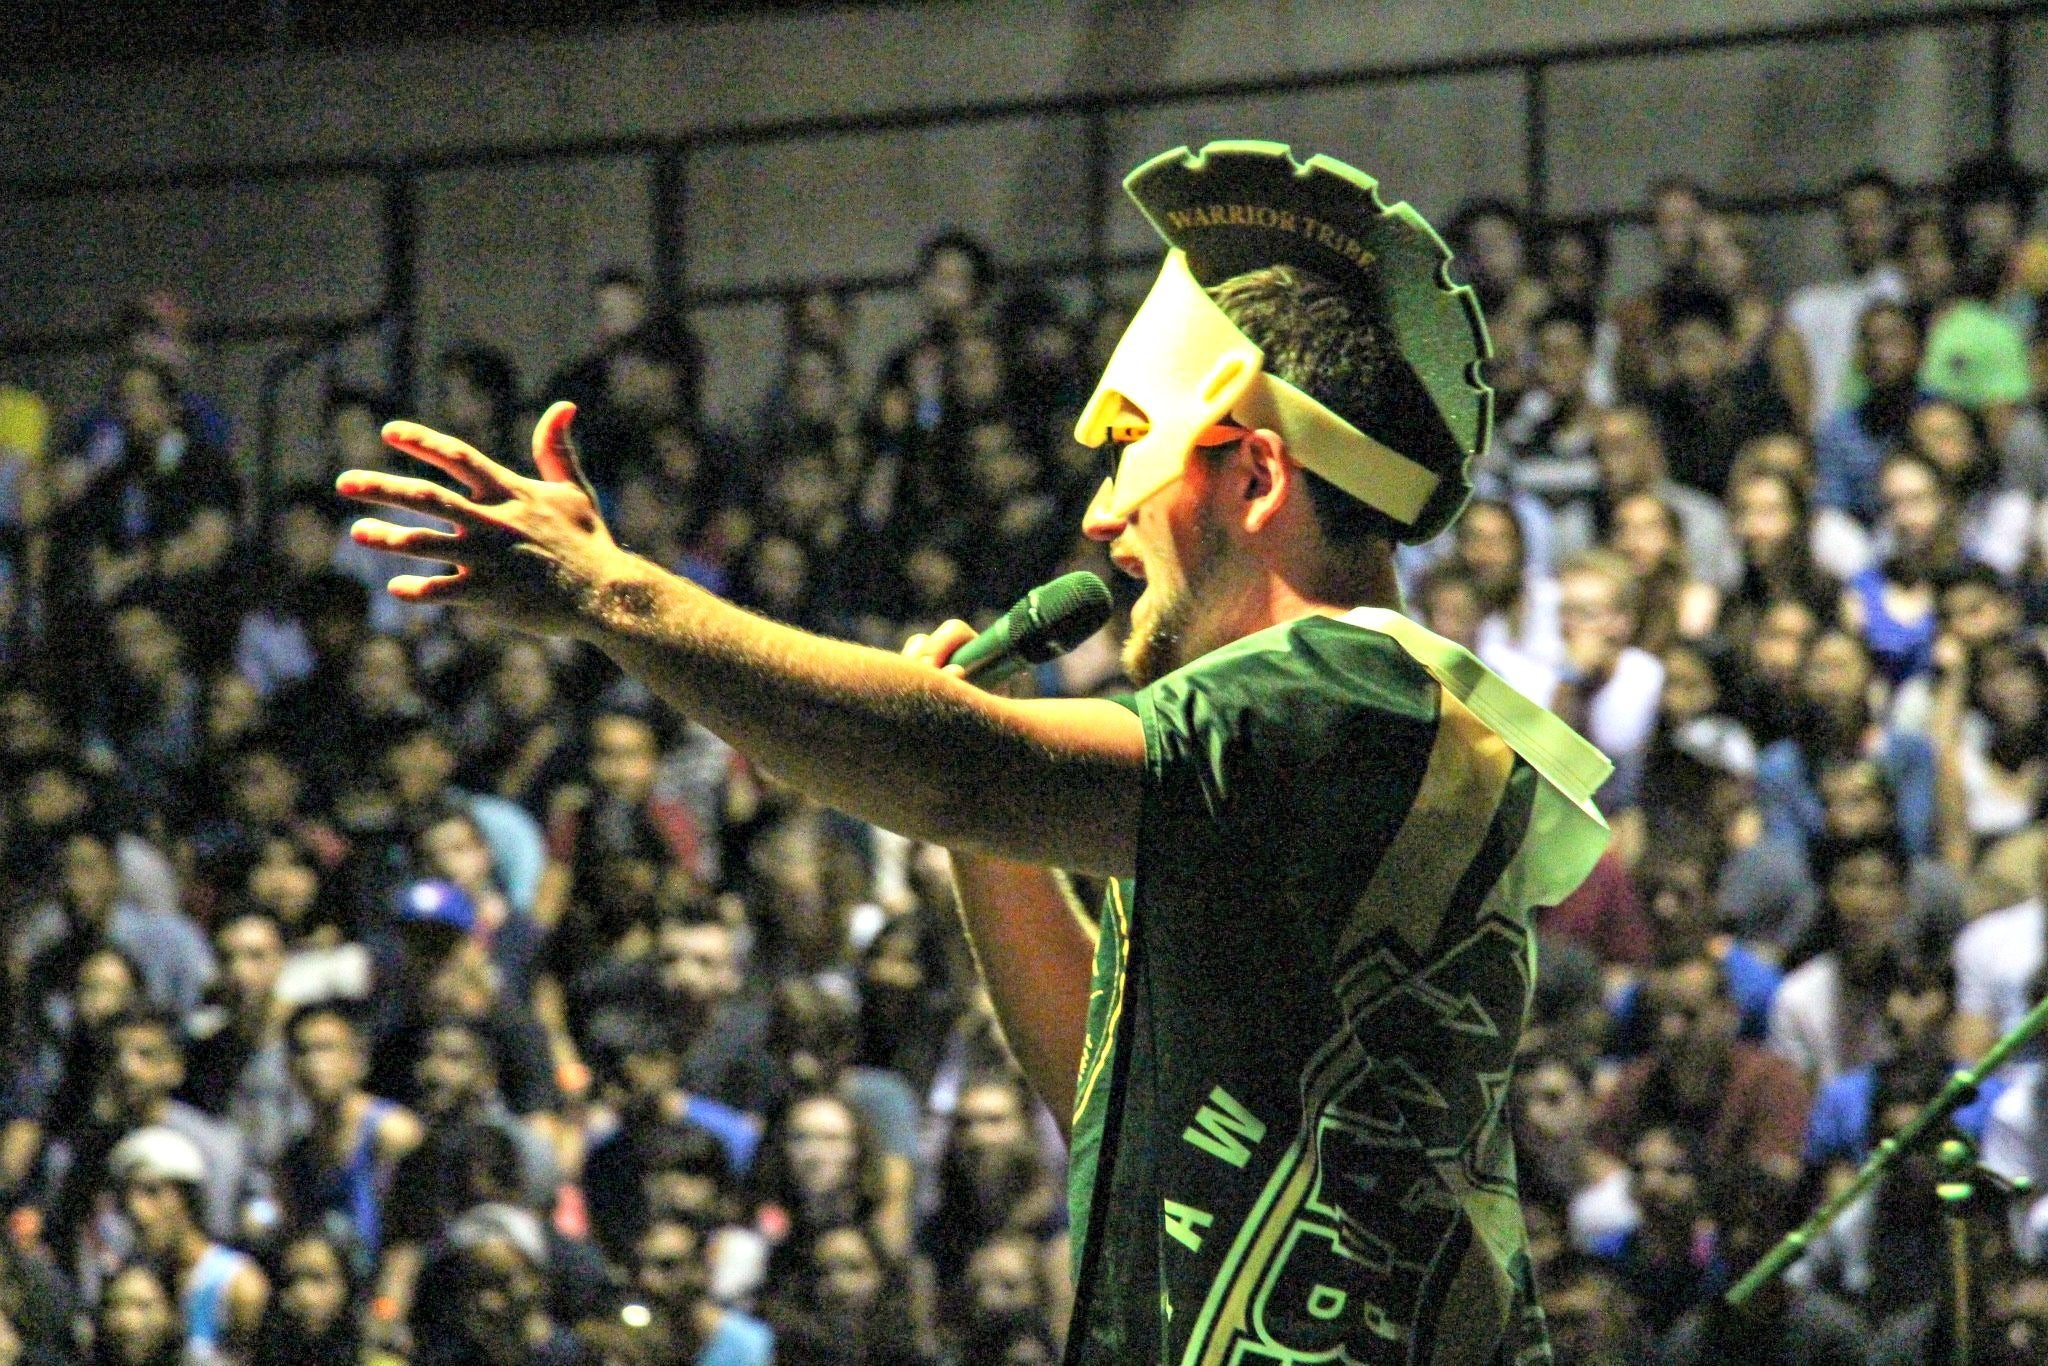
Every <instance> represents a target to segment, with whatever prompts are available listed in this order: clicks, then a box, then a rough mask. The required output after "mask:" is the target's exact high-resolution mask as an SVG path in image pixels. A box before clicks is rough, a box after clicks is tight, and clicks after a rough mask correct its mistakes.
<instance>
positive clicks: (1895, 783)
mask: <svg viewBox="0 0 2048 1366" xmlns="http://www.w3.org/2000/svg"><path fill="white" fill-rule="evenodd" d="M1798 689H1799V691H1798V698H1799V708H1798V720H1797V722H1796V723H1795V725H1794V727H1793V728H1792V732H1791V733H1790V734H1788V735H1786V736H1785V737H1784V738H1783V739H1780V740H1776V741H1773V742H1772V743H1770V744H1768V745H1766V746H1764V748H1763V749H1762V751H1761V752H1760V753H1759V754H1758V755H1757V801H1758V805H1759V807H1760V808H1761V809H1762V812H1763V816H1764V823H1765V827H1766V829H1767V830H1768V831H1769V832H1770V834H1771V835H1772V836H1773V837H1775V838H1778V839H1781V840H1784V841H1786V842H1788V843H1790V844H1793V845H1794V846H1796V847H1798V848H1801V849H1804V848H1805V847H1806V845H1807V844H1808V842H1809V841H1811V840H1812V839H1813V838H1814V837H1815V836H1816V835H1817V834H1819V833H1820V830H1821V827H1822V825H1823V823H1824V820H1825V814H1826V813H1825V810H1824V808H1823V805H1822V802H1821V799H1820V794H1819V793H1818V792H1817V791H1815V789H1814V786H1813V784H1814V777H1815V775H1816V774H1817V773H1818V772H1819V771H1820V769H1821V768H1822V767H1823V766H1824V765H1825V764H1827V763H1829V762H1831V761H1837V760H1844V759H1853V758H1859V757H1861V758H1868V759H1872V760H1875V761H1876V762H1877V763H1878V764H1879V765H1880V766H1881V767H1882V768H1883V769H1884V773H1885V779H1886V783H1887V786H1888V787H1889V788H1890V790H1891V793H1892V798H1893V802H1894V804H1895V807H1896V810H1897V812H1898V822H1899V834H1900V836H1901V837H1902V838H1903V839H1904V840H1905V842H1906V848H1907V850H1908V851H1909V852H1911V853H1913V854H1915V855H1919V854H1924V853H1927V852H1929V851H1931V850H1933V849H1935V848H1936V843H1935V840H1936V833H1937V832H1936V829H1935V803H1934V750H1933V747H1932V746H1931V745H1929V744H1928V742H1927V738H1926V737H1925V736H1923V735H1911V734H1907V733H1904V732H1902V731H1899V730H1898V729H1896V728H1894V727H1888V726H1886V725H1885V724H1884V722H1883V719H1882V718H1883V712H1882V710H1881V708H1880V706H1879V705H1878V703H1877V702H1876V701H1875V697H1876V695H1877V693H1878V678H1877V671H1876V665H1875V663H1874V661H1873V660H1872V658H1871V651H1870V649H1869V647H1868V646H1867V645H1866V644H1865V643H1864V640H1863V638H1862V637H1861V636H1859V635H1855V634H1852V633H1850V632H1849V631H1846V630H1841V629H1836V630H1830V631H1824V632H1822V633H1821V634H1820V635H1818V636H1817V637H1815V639H1814V641H1813V644H1812V645H1811V646H1810V647H1809V648H1808V650H1807V652H1806V660H1805V663H1804V665H1803V666H1802V667H1801V668H1800V670H1799V677H1798Z"/></svg>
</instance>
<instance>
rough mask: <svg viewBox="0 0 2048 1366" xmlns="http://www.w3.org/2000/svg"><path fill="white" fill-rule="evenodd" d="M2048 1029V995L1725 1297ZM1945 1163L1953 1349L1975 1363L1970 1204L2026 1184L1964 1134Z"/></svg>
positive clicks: (1945, 1151) (1787, 1251)
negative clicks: (1982, 1160) (1983, 1158)
mask: <svg viewBox="0 0 2048 1366" xmlns="http://www.w3.org/2000/svg"><path fill="white" fill-rule="evenodd" d="M2044 1028H2048V996H2043V997H2042V998H2041V1000H2040V1001H2038V1002H2036V1003H2035V1005H2034V1008H2033V1009H2032V1010H2030V1011H2028V1012H2027V1014H2026V1018H2024V1019H2022V1020H2021V1021H2020V1022H2019V1023H2018V1024H2017V1025H2015V1026H2013V1029H2012V1032H2011V1033H2010V1034H2007V1035H2006V1036H2005V1037H2004V1038H2002V1039H2000V1040H1999V1041H1998V1042H1997V1043H1996V1044H1993V1045H1992V1047H1991V1051H1990V1052H1988V1053H1986V1054H1985V1055H1984V1056H1983V1058H1982V1059H1981V1060H1980V1061H1979V1062H1978V1063H1977V1065H1976V1066H1974V1067H1970V1068H1966V1069H1964V1070H1963V1071H1960V1072H1957V1073H1956V1074H1955V1075H1953V1076H1951V1077H1950V1078H1949V1079H1948V1083H1947V1085H1945V1086H1943V1087H1942V1088H1941V1091H1940V1093H1939V1094H1937V1095H1936V1096H1935V1097H1934V1099H1933V1100H1930V1101H1928V1102H1927V1104H1926V1105H1924V1106H1922V1107H1921V1110H1920V1113H1919V1114H1917V1115H1915V1116H1913V1121H1912V1123H1910V1124H1908V1125H1907V1126H1906V1127H1905V1128H1903V1129H1901V1130H1900V1131H1899V1132H1898V1133H1896V1134H1894V1135H1892V1136H1891V1137H1890V1138H1887V1139H1885V1140H1883V1141H1882V1142H1880V1143H1879V1144H1878V1145H1877V1146H1876V1148H1875V1149H1873V1150H1872V1152H1871V1154H1870V1158H1869V1160H1868V1161H1866V1162H1865V1163H1864V1164H1863V1167H1862V1169H1861V1170H1860V1171H1858V1172H1857V1173H1856V1176H1855V1179H1854V1180H1852V1181H1850V1182H1849V1184H1848V1185H1846V1186H1844V1187H1843V1188H1842V1189H1841V1190H1840V1191H1838V1192H1836V1194H1835V1196H1834V1198H1833V1199H1831V1200H1829V1201H1827V1203H1825V1204H1823V1205H1822V1206H1821V1207H1820V1208H1819V1209H1817V1210H1815V1211H1814V1212H1813V1215H1812V1217H1810V1218H1809V1219H1807V1221H1806V1222H1805V1223H1803V1224H1801V1225H1800V1226H1799V1227H1798V1228H1795V1229H1793V1230H1792V1231H1791V1232H1790V1233H1788V1234H1786V1235H1785V1236H1784V1238H1783V1239H1781V1240H1780V1241H1779V1243H1778V1245H1777V1246H1776V1247H1774V1248H1772V1249H1771V1250H1770V1252H1769V1253H1768V1254H1767V1255H1766V1256H1765V1257H1764V1259H1763V1260H1762V1261H1760V1262H1758V1263H1757V1264H1756V1265H1755V1266H1754V1267H1751V1268H1750V1271H1749V1274H1748V1275H1746V1276H1744V1277H1743V1278H1742V1279H1741V1280H1739V1281H1737V1282H1736V1283H1735V1284H1734V1286H1733V1287H1731V1288H1730V1289H1729V1291H1728V1295H1727V1301H1728V1303H1729V1304H1731V1305H1739V1304H1741V1303H1743V1302H1744V1301H1745V1300H1747V1299H1748V1298H1749V1297H1750V1296H1751V1295H1754V1294H1755V1293H1756V1292H1757V1291H1758V1290H1760V1289H1762V1288H1763V1287H1764V1285H1765V1284H1767V1283H1768V1282H1769V1281H1771V1280H1772V1279H1773V1278H1774V1277H1776V1276H1778V1275H1780V1274H1782V1273H1783V1272H1784V1270H1785V1268H1786V1267H1788V1266H1790V1265H1791V1264H1792V1263H1793V1262H1794V1261H1796V1260H1797V1259H1798V1258H1799V1256H1800V1254H1801V1253H1803V1252H1805V1251H1806V1248H1807V1245H1808V1244H1809V1243H1811V1242H1812V1241H1813V1240H1814V1239H1815V1238H1817V1237H1819V1236H1820V1234H1822V1233H1823V1232H1825V1231H1826V1230H1827V1228H1828V1226H1829V1225H1830V1224H1832V1223H1834V1222H1835V1220H1836V1219H1838V1218H1840V1217H1841V1214H1842V1211H1843V1210H1845V1209H1847V1208H1848V1207H1849V1206H1850V1205H1851V1204H1853V1203H1855V1201H1856V1200H1857V1198H1858V1197H1860V1196H1861V1195H1863V1193H1864V1192H1866V1191H1868V1190H1869V1189H1870V1188H1871V1187H1872V1186H1875V1185H1876V1184H1877V1183H1878V1180H1879V1178H1881V1177H1882V1176H1883V1175H1884V1174H1885V1172H1886V1171H1888V1170H1890V1168H1891V1166H1892V1164H1893V1163H1894V1162H1896V1161H1898V1159H1899V1158H1900V1157H1901V1156H1902V1155H1903V1154H1905V1153H1907V1152H1909V1151H1911V1150H1912V1149H1913V1148H1915V1147H1917V1146H1919V1145H1920V1144H1921V1143H1922V1142H1924V1141H1925V1140H1927V1139H1928V1138H1929V1137H1930V1136H1931V1135H1932V1133H1933V1131H1934V1130H1935V1129H1936V1128H1937V1126H1939V1125H1942V1124H1945V1123H1947V1122H1948V1119H1949V1117H1950V1116H1951V1115H1953V1114H1954V1113H1955V1112H1956V1111H1957V1110H1959V1109H1961V1108H1962V1107H1963V1106H1965V1105H1967V1104H1969V1103H1970V1101H1971V1100H1972V1099H1974V1098H1975V1096H1976V1094H1977V1083H1978V1082H1979V1081H1981V1080H1983V1079H1984V1078H1985V1077H1987V1076H1989V1075H1990V1074H1991V1073H1993V1072H1995V1071H1997V1070H1998V1067H1999V1065H2000V1064H2002V1063H2003V1062H2004V1061H2005V1060H2006V1059H2007V1058H2009V1057H2011V1056H2012V1055H2013V1054H2014V1053H2015V1052H2017V1051H2018V1050H2019V1049H2020V1048H2021V1047H2023V1046H2024V1045H2025V1044H2026V1043H2027V1042H2028V1041H2029V1040H2030V1039H2032V1038H2033V1037H2034V1036H2035V1035H2036V1034H2039V1033H2040V1032H2041V1031H2042V1029H2044ZM1939 1152H1940V1156H1941V1162H1942V1165H1943V1167H1944V1168H1946V1169H1947V1170H1946V1171H1945V1172H1944V1173H1943V1176H1942V1180H1941V1184H1940V1185H1939V1186H1937V1187H1936V1193H1937V1194H1938V1195H1939V1196H1940V1197H1941V1202H1942V1208H1943V1211H1944V1213H1945V1215H1946V1218H1947V1223H1948V1233H1949V1255H1950V1258H1951V1259H1952V1263H1953V1265H1952V1267H1951V1294H1952V1295H1953V1296H1954V1297H1955V1302H1954V1305H1953V1309H1954V1313H1953V1314H1952V1316H1951V1318H1950V1322H1951V1323H1952V1324H1953V1325H1954V1332H1953V1337H1954V1343H1953V1346H1954V1355H1953V1357H1952V1358H1951V1359H1952V1360H1953V1361H1954V1362H1955V1364H1956V1366H1969V1362H1970V1242H1969V1224H1968V1218H1967V1215H1968V1211H1967V1209H1966V1208H1965V1207H1966V1206H1967V1204H1968V1202H1969V1201H1970V1199H1971V1198H1972V1197H1973V1196H1974V1195H1975V1194H1976V1188H1977V1184H1978V1182H1980V1181H1981V1182H1983V1183H1984V1184H1986V1185H1990V1186H1993V1187H1994V1188H1997V1189H2001V1190H2006V1191H2008V1192H2012V1193H2017V1192H2019V1191H2023V1190H2025V1189H2026V1187H2027V1183H2026V1182H2024V1181H2010V1180H2007V1179H2006V1178H2003V1177H2000V1176H1998V1175H1997V1174H1996V1173H1995V1172H1990V1171H1987V1170H1985V1169H1984V1168H1982V1167H1980V1166H1978V1165H1977V1162H1976V1151H1975V1149H1973V1148H1972V1147H1971V1146H1970V1145H1969V1144H1967V1143H1964V1142H1962V1141H1961V1140H1956V1139H1951V1140H1949V1141H1947V1142H1945V1143H1943V1144H1942V1145H1941V1147H1940V1149H1939Z"/></svg>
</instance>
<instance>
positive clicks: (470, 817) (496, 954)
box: [409, 751, 542, 1001]
mask: <svg viewBox="0 0 2048 1366" xmlns="http://www.w3.org/2000/svg"><path fill="white" fill-rule="evenodd" d="M444 752H446V753H447V757H448V760H449V762H450V763H451V764H452V763H453V760H454V754H453V752H452V751H444ZM484 800H488V799H486V798H483V797H473V798H471V799H470V800H469V801H467V802H465V801H463V800H461V799H460V798H456V797H452V796H451V797H450V798H448V799H446V800H444V801H443V802H442V803H441V805H440V806H439V807H437V808H433V807H430V808H428V809H426V810H424V811H418V812H414V813H410V819H409V824H410V825H411V827H412V831H413V835H412V850H413V862H414V866H416V867H417V868H418V869H419V870H420V871H421V872H423V873H425V874H426V875H427V876H428V877H429V878H434V879H438V880H441V881H444V882H446V883H448V884H449V885H450V886H452V887H454V888H456V889H457V890H458V891H460V892H461V893H462V894H463V895H464V896H466V897H468V898H469V901H470V905H471V906H472V907H474V909H475V916H474V919H475V928H474V929H473V930H471V931H470V933H471V935H472V936H473V937H475V938H476V939H477V940H478V942H480V943H481V944H482V945H483V948H484V951H485V952H486V953H487V954H488V955H489V957H490V961H491V967H492V968H493V970H494V971H495V972H496V974H497V977H498V981H499V983H500V986H501V988H502V989H503V990H504V991H505V992H506V993H507V994H509V995H510V996H512V997H513V998H514V999H515V1000H520V1001H531V1000H532V999H533V995H534V979H535V977H536V976H537V975H538V973H539V971H540V957H541V949H542V934H541V929H540V926H539V924H538V923H537V922H536V921H535V920H534V918H533V916H532V914H531V913H530V912H529V911H528V909H527V908H526V906H525V905H523V904H518V903H515V902H514V900H513V899H512V897H511V895H509V894H508V892H507V890H506V888H505V886H504V881H503V878H502V875H501V874H500V872H499V865H498V858H497V852H496V849H495V848H494V847H493V845H492V842H491V840H490V837H489V836H487V835H486V834H485V833H484V829H483V822H482V821H481V820H479V819H478V817H477V814H476V812H477V808H476V805H475V803H476V802H480V801H484ZM499 800H500V806H499V809H498V812H497V814H500V815H504V816H509V817H510V818H512V820H513V821H514V823H515V825H514V828H515V830H516V832H517V836H518V837H524V836H531V837H532V838H531V843H530V845H529V844H528V843H527V841H526V840H525V839H524V838H521V840H520V843H521V845H522V847H530V848H531V849H532V850H533V851H534V852H536V853H538V851H539V848H540V839H539V829H538V827H537V826H535V824H534V822H533V819H532V817H530V816H528V815H527V814H526V813H525V812H524V811H521V810H520V809H519V808H517V807H515V806H512V805H511V804H510V803H505V802H502V799H499ZM538 863H539V860H538V859H535V860H533V864H538ZM537 883H538V879H537V878H535V879H531V880H530V881H529V884H528V885H529V886H535V885H537Z"/></svg>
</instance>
